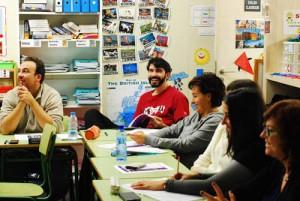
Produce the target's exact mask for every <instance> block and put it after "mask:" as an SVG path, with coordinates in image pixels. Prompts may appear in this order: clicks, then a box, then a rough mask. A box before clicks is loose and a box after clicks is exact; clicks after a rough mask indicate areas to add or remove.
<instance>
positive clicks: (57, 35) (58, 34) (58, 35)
mask: <svg viewBox="0 0 300 201" xmlns="http://www.w3.org/2000/svg"><path fill="white" fill-rule="evenodd" d="M51 31H52V39H57V40H70V39H73V34H72V32H70V31H69V30H68V29H66V28H64V27H63V26H55V27H53V28H51Z"/></svg>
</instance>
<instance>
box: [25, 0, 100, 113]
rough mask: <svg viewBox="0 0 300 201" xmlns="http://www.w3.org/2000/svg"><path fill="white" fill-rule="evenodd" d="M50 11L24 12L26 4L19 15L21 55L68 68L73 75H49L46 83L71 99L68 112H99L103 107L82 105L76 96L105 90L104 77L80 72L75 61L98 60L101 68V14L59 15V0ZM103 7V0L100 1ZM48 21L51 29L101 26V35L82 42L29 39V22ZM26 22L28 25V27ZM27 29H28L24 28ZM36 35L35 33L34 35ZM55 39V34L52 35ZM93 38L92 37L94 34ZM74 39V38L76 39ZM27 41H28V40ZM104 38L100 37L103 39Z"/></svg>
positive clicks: (58, 39) (76, 39) (78, 40)
mask: <svg viewBox="0 0 300 201" xmlns="http://www.w3.org/2000/svg"><path fill="white" fill-rule="evenodd" d="M47 2H48V3H47V5H46V7H47V8H48V9H50V10H49V12H48V11H47V12H44V11H43V12H37V11H27V12H26V11H21V5H22V3H23V1H22V0H20V1H19V3H20V12H19V33H20V34H19V35H20V45H19V49H20V55H25V56H34V57H38V58H40V59H42V60H43V61H44V63H45V64H68V65H71V68H70V71H67V72H52V73H48V72H47V73H46V79H45V81H46V83H48V84H49V85H50V86H52V87H54V88H55V89H56V90H57V91H58V92H59V93H60V94H61V95H66V96H68V100H69V101H68V104H67V105H66V106H65V108H66V109H71V110H72V108H75V109H76V110H77V109H80V108H85V109H88V108H91V107H92V108H99V105H78V104H76V102H75V97H74V96H73V94H74V90H75V88H76V87H80V88H96V87H99V89H100V86H101V80H102V79H101V73H100V72H99V71H90V72H89V71H85V72H76V71H74V70H73V67H72V64H73V61H74V59H88V60H96V61H98V63H99V69H101V67H100V65H101V62H100V40H99V39H98V38H95V35H97V34H98V35H100V33H99V30H100V29H99V27H100V20H101V19H100V14H99V12H98V13H64V12H61V13H56V12H53V10H55V9H54V2H55V0H48V1H47ZM99 5H100V0H99ZM28 20H44V21H47V22H48V24H49V26H50V28H53V27H61V26H62V24H64V23H68V22H73V23H74V24H75V25H97V28H98V30H97V33H96V34H94V36H93V37H92V39H79V38H80V37H78V38H75V37H72V38H68V37H65V36H63V37H61V38H59V37H51V36H50V37H48V38H43V39H32V37H31V38H29V39H27V38H26V37H27V36H26V34H24V29H25V30H26V21H28ZM24 22H25V24H24ZM24 27H25V28H24ZM31 33H32V32H31ZM50 35H51V34H50ZM91 35H92V34H91ZM73 36H74V35H73ZM25 38H26V39H25ZM99 38H100V37H99Z"/></svg>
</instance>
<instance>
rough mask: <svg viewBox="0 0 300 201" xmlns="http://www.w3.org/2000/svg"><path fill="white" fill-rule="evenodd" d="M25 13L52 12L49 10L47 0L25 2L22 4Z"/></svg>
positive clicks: (28, 0) (27, 0)
mask: <svg viewBox="0 0 300 201" xmlns="http://www.w3.org/2000/svg"><path fill="white" fill-rule="evenodd" d="M21 10H23V11H51V10H49V9H47V0H24V2H23V3H22V8H21Z"/></svg>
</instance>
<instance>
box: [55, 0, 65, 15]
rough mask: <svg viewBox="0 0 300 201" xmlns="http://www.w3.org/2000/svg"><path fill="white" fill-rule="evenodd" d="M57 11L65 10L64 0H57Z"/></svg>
mask: <svg viewBox="0 0 300 201" xmlns="http://www.w3.org/2000/svg"><path fill="white" fill-rule="evenodd" d="M55 12H57V13H61V12H63V2H62V0H55Z"/></svg>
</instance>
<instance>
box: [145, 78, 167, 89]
mask: <svg viewBox="0 0 300 201" xmlns="http://www.w3.org/2000/svg"><path fill="white" fill-rule="evenodd" d="M152 79H156V80H158V83H157V81H155V83H153V84H152V83H151V80H152ZM165 80H166V77H164V78H160V77H149V78H148V81H149V84H150V85H151V87H153V88H157V87H160V86H161V85H162V84H163V83H164V82H165Z"/></svg>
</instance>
